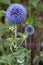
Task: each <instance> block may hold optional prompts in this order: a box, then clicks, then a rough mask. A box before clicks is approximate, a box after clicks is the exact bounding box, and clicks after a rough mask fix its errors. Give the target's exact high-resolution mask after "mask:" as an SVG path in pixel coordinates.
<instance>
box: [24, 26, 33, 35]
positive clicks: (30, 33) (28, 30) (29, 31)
mask: <svg viewBox="0 0 43 65" xmlns="http://www.w3.org/2000/svg"><path fill="white" fill-rule="evenodd" d="M25 32H26V33H27V34H28V35H32V34H33V33H34V27H33V26H32V25H28V26H26V27H25Z"/></svg>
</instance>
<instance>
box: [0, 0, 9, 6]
mask: <svg viewBox="0 0 43 65" xmlns="http://www.w3.org/2000/svg"><path fill="white" fill-rule="evenodd" d="M0 3H2V4H8V5H9V4H10V0H0Z"/></svg>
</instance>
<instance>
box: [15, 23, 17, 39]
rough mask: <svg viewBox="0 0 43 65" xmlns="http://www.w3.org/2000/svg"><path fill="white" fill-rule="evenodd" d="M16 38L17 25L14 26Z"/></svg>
mask: <svg viewBox="0 0 43 65" xmlns="http://www.w3.org/2000/svg"><path fill="white" fill-rule="evenodd" d="M16 38H17V25H16V24H15V39H16Z"/></svg>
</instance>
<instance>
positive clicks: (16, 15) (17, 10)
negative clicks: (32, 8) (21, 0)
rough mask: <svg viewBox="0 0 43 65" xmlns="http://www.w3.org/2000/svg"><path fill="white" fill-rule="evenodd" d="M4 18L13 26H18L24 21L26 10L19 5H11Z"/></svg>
mask: <svg viewBox="0 0 43 65" xmlns="http://www.w3.org/2000/svg"><path fill="white" fill-rule="evenodd" d="M6 17H7V18H8V20H9V21H11V22H12V23H14V24H20V23H22V22H23V21H24V20H25V19H26V8H25V7H24V6H23V5H21V4H12V5H10V6H9V7H8V9H7V11H6Z"/></svg>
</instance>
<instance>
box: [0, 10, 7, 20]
mask: <svg viewBox="0 0 43 65" xmlns="http://www.w3.org/2000/svg"><path fill="white" fill-rule="evenodd" d="M5 14H6V12H5V11H4V10H0V20H1V19H2V17H5Z"/></svg>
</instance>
